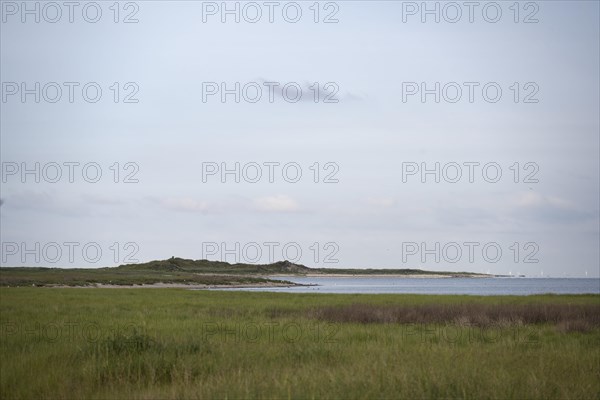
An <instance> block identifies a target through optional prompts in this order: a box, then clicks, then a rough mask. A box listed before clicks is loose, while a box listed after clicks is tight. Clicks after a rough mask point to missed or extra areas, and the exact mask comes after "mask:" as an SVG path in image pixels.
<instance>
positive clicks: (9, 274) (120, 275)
mask: <svg viewBox="0 0 600 400" xmlns="http://www.w3.org/2000/svg"><path fill="white" fill-rule="evenodd" d="M278 274H285V275H306V274H317V275H318V274H353V275H373V274H377V275H380V274H387V275H390V274H392V275H407V276H410V275H448V276H462V277H464V276H483V275H481V274H472V273H468V272H430V271H423V270H419V269H335V268H308V267H305V266H304V265H300V264H294V263H291V262H289V261H279V262H276V263H272V264H240V263H238V264H230V263H226V262H221V261H209V260H188V259H183V258H177V257H172V258H169V259H167V260H156V261H150V262H147V263H141V264H127V265H120V266H118V267H109V268H87V269H86V268H43V267H10V268H0V286H11V287H15V286H53V285H64V286H89V285H96V284H102V285H123V286H124V285H152V284H156V283H176V284H187V285H209V286H212V285H239V284H256V285H257V286H258V285H262V284H271V285H273V284H276V283H279V285H281V282H280V281H273V280H269V279H265V278H263V277H264V276H266V275H278ZM288 284H290V285H291V283H289V282H288Z"/></svg>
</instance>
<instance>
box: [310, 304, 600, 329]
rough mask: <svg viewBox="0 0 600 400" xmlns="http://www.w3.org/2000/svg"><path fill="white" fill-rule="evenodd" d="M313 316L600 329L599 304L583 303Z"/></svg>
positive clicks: (319, 312)
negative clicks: (546, 325)
mask: <svg viewBox="0 0 600 400" xmlns="http://www.w3.org/2000/svg"><path fill="white" fill-rule="evenodd" d="M309 313H310V315H309V316H310V317H312V318H316V319H319V320H322V321H328V322H334V323H344V322H347V323H359V324H372V323H397V324H442V323H444V324H447V323H452V324H457V325H470V326H488V325H490V324H496V325H502V326H510V325H522V324H552V325H556V326H557V328H558V329H559V330H560V331H563V332H587V331H590V330H592V329H596V328H600V305H583V304H526V305H509V304H469V303H465V304H427V305H415V306H405V305H372V304H360V303H358V304H351V305H347V306H333V307H320V308H314V309H312V310H310V311H309Z"/></svg>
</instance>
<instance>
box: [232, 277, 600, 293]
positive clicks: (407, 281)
mask: <svg viewBox="0 0 600 400" xmlns="http://www.w3.org/2000/svg"><path fill="white" fill-rule="evenodd" d="M271 279H282V280H287V281H291V282H295V283H302V284H313V285H318V286H305V287H283V288H243V289H225V290H252V291H268V292H290V293H413V294H471V295H484V296H487V295H527V294H541V293H555V294H584V293H595V294H600V279H597V278H438V279H431V278H396V277H389V278H380V277H376V278H375V277H360V278H355V277H348V278H342V277H338V278H322V277H318V278H313V277H311V278H307V277H296V276H290V277H282V276H278V277H272V278H271Z"/></svg>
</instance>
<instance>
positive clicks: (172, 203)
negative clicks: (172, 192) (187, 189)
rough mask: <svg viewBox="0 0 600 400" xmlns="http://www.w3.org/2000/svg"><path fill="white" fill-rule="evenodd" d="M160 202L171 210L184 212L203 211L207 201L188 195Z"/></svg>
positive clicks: (205, 208)
mask: <svg viewBox="0 0 600 400" xmlns="http://www.w3.org/2000/svg"><path fill="white" fill-rule="evenodd" d="M162 204H163V205H164V206H165V207H167V208H170V209H172V210H178V211H186V212H204V211H206V210H207V209H208V203H207V202H205V201H198V200H194V199H192V198H189V197H180V198H168V199H165V200H163V201H162Z"/></svg>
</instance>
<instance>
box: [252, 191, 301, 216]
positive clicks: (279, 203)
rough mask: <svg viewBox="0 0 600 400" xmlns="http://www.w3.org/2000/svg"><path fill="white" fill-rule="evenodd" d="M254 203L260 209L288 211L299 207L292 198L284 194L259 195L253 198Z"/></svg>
mask: <svg viewBox="0 0 600 400" xmlns="http://www.w3.org/2000/svg"><path fill="white" fill-rule="evenodd" d="M254 204H255V206H256V208H257V209H259V210H261V211H273V212H290V211H297V210H298V208H299V207H298V203H297V202H296V201H295V200H294V199H292V198H291V197H289V196H286V195H284V194H278V195H275V196H267V197H261V198H258V199H256V200H254Z"/></svg>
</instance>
